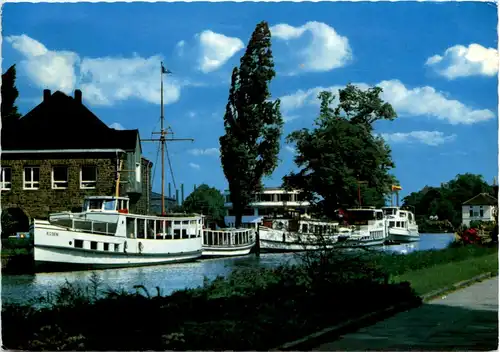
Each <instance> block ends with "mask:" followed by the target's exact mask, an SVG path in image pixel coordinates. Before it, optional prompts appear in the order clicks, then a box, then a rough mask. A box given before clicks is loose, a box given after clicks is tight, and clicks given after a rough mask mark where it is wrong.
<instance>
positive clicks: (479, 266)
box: [392, 253, 498, 295]
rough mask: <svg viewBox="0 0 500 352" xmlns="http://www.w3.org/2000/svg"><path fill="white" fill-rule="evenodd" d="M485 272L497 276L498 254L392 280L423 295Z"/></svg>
mask: <svg viewBox="0 0 500 352" xmlns="http://www.w3.org/2000/svg"><path fill="white" fill-rule="evenodd" d="M486 272H492V273H496V274H498V253H493V254H489V255H486V256H481V257H473V258H468V259H465V260H462V261H457V262H451V263H446V264H439V265H435V266H432V267H428V268H423V269H419V270H414V271H408V272H405V273H403V274H401V275H398V276H393V278H392V279H393V280H394V282H402V281H409V282H410V283H411V286H412V287H413V288H414V289H415V291H416V293H417V294H418V295H423V294H426V293H429V292H432V291H434V290H438V289H440V288H444V287H447V286H451V285H453V284H455V283H457V282H460V281H463V280H468V279H471V278H473V277H474V276H477V275H480V274H483V273H486Z"/></svg>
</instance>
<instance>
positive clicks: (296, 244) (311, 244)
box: [259, 228, 336, 252]
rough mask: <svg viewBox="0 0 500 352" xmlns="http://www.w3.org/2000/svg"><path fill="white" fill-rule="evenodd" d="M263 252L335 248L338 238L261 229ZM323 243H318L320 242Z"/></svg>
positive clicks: (261, 247)
mask: <svg viewBox="0 0 500 352" xmlns="http://www.w3.org/2000/svg"><path fill="white" fill-rule="evenodd" d="M259 237H260V241H259V243H260V250H261V252H303V251H317V250H322V249H328V248H333V244H334V243H335V242H336V237H335V236H333V235H329V236H319V235H313V234H297V233H286V232H284V231H280V230H274V229H267V228H261V230H260V233H259ZM320 241H321V242H323V243H318V242H320Z"/></svg>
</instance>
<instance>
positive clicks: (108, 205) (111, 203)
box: [104, 199, 116, 210]
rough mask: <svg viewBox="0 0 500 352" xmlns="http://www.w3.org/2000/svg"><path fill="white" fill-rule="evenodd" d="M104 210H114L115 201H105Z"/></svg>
mask: <svg viewBox="0 0 500 352" xmlns="http://www.w3.org/2000/svg"><path fill="white" fill-rule="evenodd" d="M104 210H116V200H114V199H107V200H106V201H105V202H104Z"/></svg>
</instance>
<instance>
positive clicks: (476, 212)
mask: <svg viewBox="0 0 500 352" xmlns="http://www.w3.org/2000/svg"><path fill="white" fill-rule="evenodd" d="M497 212H498V200H497V199H496V198H494V197H492V196H490V195H489V194H487V193H479V194H478V195H477V196H475V197H473V198H471V199H469V200H468V201H466V202H465V203H463V204H462V224H464V225H466V226H470V223H471V221H474V220H476V221H494V220H495V216H496V214H497Z"/></svg>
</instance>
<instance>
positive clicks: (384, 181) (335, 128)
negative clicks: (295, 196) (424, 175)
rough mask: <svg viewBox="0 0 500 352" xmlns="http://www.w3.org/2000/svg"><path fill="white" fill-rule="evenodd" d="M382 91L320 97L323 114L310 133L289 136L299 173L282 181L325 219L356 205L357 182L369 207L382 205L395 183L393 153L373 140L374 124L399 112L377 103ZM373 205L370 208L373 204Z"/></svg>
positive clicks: (348, 91)
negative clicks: (334, 105) (334, 106)
mask: <svg viewBox="0 0 500 352" xmlns="http://www.w3.org/2000/svg"><path fill="white" fill-rule="evenodd" d="M381 92H382V89H380V88H378V87H375V88H371V89H368V90H366V91H362V90H360V89H359V88H357V87H355V86H353V85H348V86H347V87H346V88H345V89H342V90H340V92H339V104H338V106H337V107H336V108H335V109H333V108H332V107H331V104H332V103H333V100H334V96H333V95H332V93H331V92H326V91H325V92H321V93H320V94H319V96H318V98H319V99H320V100H321V105H320V114H319V117H318V118H317V119H316V120H315V125H314V126H315V127H314V128H313V129H312V130H309V129H302V130H298V131H295V132H292V133H291V134H290V135H289V136H288V137H287V142H288V143H294V144H295V145H296V150H297V154H296V156H295V159H294V161H295V164H296V165H297V166H298V167H299V168H300V170H299V171H298V172H296V173H293V172H292V173H290V174H289V175H286V176H285V177H284V178H283V183H284V186H285V187H286V188H293V189H298V190H301V191H302V192H303V195H304V197H305V198H306V199H307V200H309V201H310V202H312V203H313V204H314V205H315V206H316V208H317V209H318V210H320V211H321V212H322V213H323V214H324V215H326V216H330V217H331V216H333V214H334V211H335V210H336V209H338V208H339V207H342V206H344V207H348V206H354V205H358V204H359V201H358V182H359V181H363V182H365V185H366V186H362V194H363V195H364V196H365V197H367V198H368V199H367V200H368V202H363V204H367V205H383V204H384V203H385V195H386V194H387V193H389V191H390V187H391V185H392V184H393V183H394V182H395V178H394V176H393V175H391V174H389V171H390V170H391V169H392V168H393V167H394V163H393V161H392V158H391V150H390V148H389V146H388V145H387V144H386V143H385V141H384V139H383V138H382V137H379V136H375V135H374V134H373V133H372V131H373V123H374V122H375V121H377V120H393V119H394V118H395V117H396V113H395V112H394V110H393V109H392V107H391V106H390V105H389V104H388V103H385V102H383V101H382V100H381V99H380V98H379V94H380V93H381ZM370 203H371V204H370Z"/></svg>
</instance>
